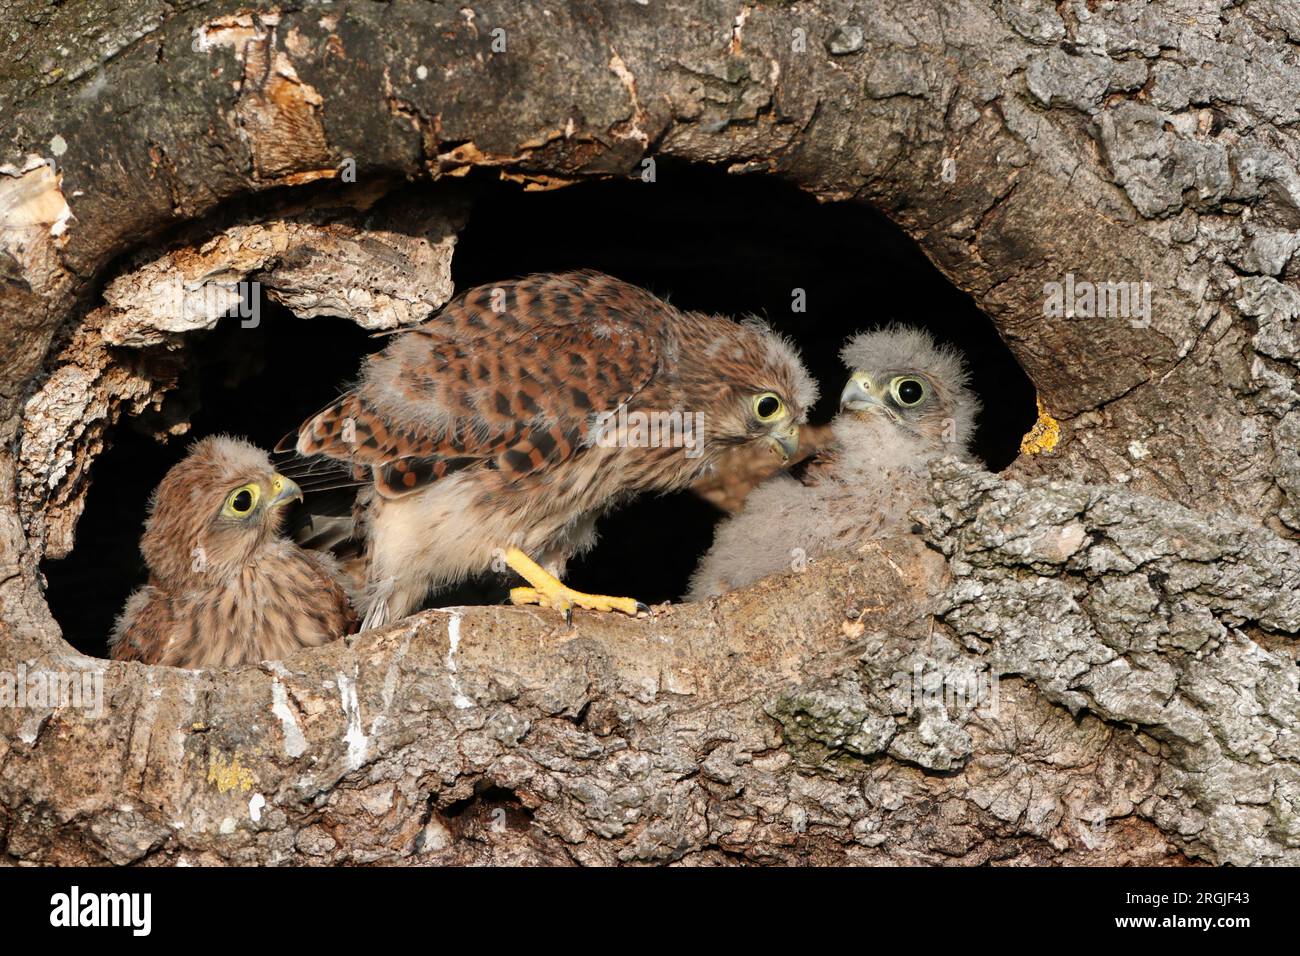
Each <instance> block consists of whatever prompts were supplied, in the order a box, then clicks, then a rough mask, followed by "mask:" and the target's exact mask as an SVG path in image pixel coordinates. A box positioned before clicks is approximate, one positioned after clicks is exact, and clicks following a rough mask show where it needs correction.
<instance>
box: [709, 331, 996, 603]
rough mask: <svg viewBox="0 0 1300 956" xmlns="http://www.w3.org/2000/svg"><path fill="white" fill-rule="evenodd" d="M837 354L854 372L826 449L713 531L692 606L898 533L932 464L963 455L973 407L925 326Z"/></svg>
mask: <svg viewBox="0 0 1300 956" xmlns="http://www.w3.org/2000/svg"><path fill="white" fill-rule="evenodd" d="M841 357H842V358H843V360H844V364H845V365H847V366H848V367H849V369H851V370H852V375H851V376H850V378H849V381H848V384H847V385H845V386H844V391H843V393H842V394H841V395H840V414H839V415H837V416H836V417H835V419H834V421H833V422H832V423H831V429H832V432H833V434H834V438H835V440H834V442H833V444H832V446H831V447H830V448H829V449H828V450H827V451H826V452H824V453H822V454H820V455H818V456H817V457H816V458H813V459H810V460H809V461H808V462H807V463H806V468H805V469H804V470H803V471H802V472H801V473H800V474H798V475H791V474H780V475H777V476H775V477H774V478H771V479H769V480H768V481H767V482H765V483H764V484H762V485H760V486H759V487H758V488H756V489H754V491H753V492H751V493H750V495H749V497H748V499H746V501H745V507H744V509H743V510H742V511H741V512H740V513H739V514H738V515H736V516H735V517H733V518H729V519H726V520H725V521H724V522H723V523H722V524H720V525H719V526H718V530H717V532H716V534H715V536H714V539H713V546H712V547H711V548H710V549H709V552H708V553H707V554H706V555H705V556H704V558H703V559H701V561H700V564H699V567H698V568H696V570H695V574H694V576H693V577H692V579H691V590H690V594H689V595H688V600H695V601H698V600H703V599H705V598H710V597H715V596H717V595H719V594H721V593H723V592H724V591H728V590H732V589H734V588H739V587H743V586H745V585H747V584H749V583H751V582H753V581H757V580H758V579H759V578H762V577H766V576H767V575H769V574H775V573H777V572H779V571H790V570H792V569H794V568H798V567H802V564H803V563H804V562H805V561H811V560H812V559H814V558H818V557H821V556H822V555H824V554H827V553H829V552H831V551H835V550H839V549H843V548H851V547H855V546H858V545H861V544H863V543H866V542H867V541H870V540H872V539H873V538H879V537H885V536H887V535H891V534H899V533H902V532H905V531H906V530H907V529H908V528H909V527H910V521H909V519H908V512H909V511H911V510H912V509H913V508H915V507H917V505H918V504H920V502H921V499H922V497H923V496H924V493H925V482H926V479H927V475H926V464H927V462H929V461H930V460H931V459H934V458H938V457H941V456H943V455H954V456H956V457H959V458H968V457H969V456H970V451H969V448H970V441H971V438H972V433H973V431H974V423H975V416H976V414H977V413H978V412H979V399H978V398H976V397H975V395H974V393H973V392H971V390H970V389H969V387H968V386H967V372H966V367H965V364H964V363H963V361H962V359H961V356H960V355H958V354H957V353H956V352H954V351H952V350H950V349H947V348H941V347H939V346H936V345H935V343H934V340H933V339H932V338H930V336H929V334H928V333H926V332H925V331H923V330H921V329H914V328H905V327H901V326H896V325H895V326H890V327H888V328H885V329H881V330H878V331H875V332H867V333H864V334H862V335H857V336H854V337H853V338H852V339H850V340H849V342H848V344H847V345H845V346H844V350H843V351H842V352H841Z"/></svg>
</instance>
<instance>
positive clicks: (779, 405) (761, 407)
mask: <svg viewBox="0 0 1300 956" xmlns="http://www.w3.org/2000/svg"><path fill="white" fill-rule="evenodd" d="M784 411H785V402H783V401H781V396H780V395H777V394H776V392H763V393H762V394H759V395H755V396H754V417H755V418H757V419H758V420H759V421H760V422H770V421H772V419H774V418H777V417H778V416H779V415H780V414H781V413H782V412H784Z"/></svg>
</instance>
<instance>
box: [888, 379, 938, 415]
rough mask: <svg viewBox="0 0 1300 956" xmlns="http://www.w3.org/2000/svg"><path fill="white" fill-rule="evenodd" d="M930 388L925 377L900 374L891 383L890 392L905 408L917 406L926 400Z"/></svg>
mask: <svg viewBox="0 0 1300 956" xmlns="http://www.w3.org/2000/svg"><path fill="white" fill-rule="evenodd" d="M929 393H930V390H929V389H928V388H926V387H925V379H922V378H917V377H916V376H915V375H900V376H898V377H897V378H896V379H894V380H893V381H892V382H890V383H889V394H890V395H892V396H893V398H894V401H895V402H897V403H898V404H899V405H901V406H902V407H903V408H915V407H916V406H917V405H920V404H921V403H922V402H923V401H925V397H926V396H927V395H928V394H929Z"/></svg>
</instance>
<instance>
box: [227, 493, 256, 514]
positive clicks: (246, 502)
mask: <svg viewBox="0 0 1300 956" xmlns="http://www.w3.org/2000/svg"><path fill="white" fill-rule="evenodd" d="M230 510H231V511H233V512H235V514H240V515H246V514H248V513H249V512H250V511H252V510H253V496H252V495H251V494H249V493H248V492H247V491H236V492H235V497H233V498H231V499H230Z"/></svg>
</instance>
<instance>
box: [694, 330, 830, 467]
mask: <svg viewBox="0 0 1300 956" xmlns="http://www.w3.org/2000/svg"><path fill="white" fill-rule="evenodd" d="M711 331H712V333H713V335H714V336H715V338H713V340H712V341H710V342H709V344H708V346H707V347H706V348H704V349H703V350H701V351H700V352H699V353H698V354H692V353H691V352H690V351H688V350H684V354H683V355H682V356H681V359H680V364H681V368H680V369H679V371H678V376H679V378H681V379H683V380H684V381H685V380H687V379H690V378H695V379H698V383H697V387H698V389H699V392H698V393H697V394H700V395H702V396H707V400H706V401H705V402H703V403H702V407H707V409H708V412H709V414H710V417H711V418H712V421H710V422H709V423H708V425H707V426H706V428H707V436H708V439H709V440H710V441H715V442H718V443H720V444H721V445H723V446H729V445H743V444H748V443H750V442H756V441H762V442H767V443H769V444H770V445H771V447H772V448H773V450H774V451H776V452H777V454H778V455H780V456H781V458H782V459H783V460H784V459H789V458H790V457H792V456H793V455H794V454H795V452H796V451H798V449H799V426H800V425H801V424H802V423H803V422H804V421H806V420H807V417H808V409H809V408H810V407H811V406H812V405H813V404H814V403H815V402H816V401H817V383H816V381H815V380H814V379H813V378H812V376H811V375H809V374H808V372H807V370H806V369H805V368H804V366H803V363H802V362H801V361H800V359H799V353H798V352H797V351H796V350H795V348H794V346H793V345H792V344H791V343H790V341H789V340H787V339H785V338H784V337H782V336H780V335H778V334H777V333H776V332H773V331H772V330H771V329H770V328H768V327H767V325H765V324H764V323H762V322H760V321H758V320H756V319H751V320H749V321H746V322H743V323H740V324H732V325H731V326H730V328H727V327H723V329H722V331H723V332H724V333H726V334H723V335H717V329H714V330H711ZM692 391H693V389H690V388H688V389H687V390H686V391H685V393H684V394H691V393H692Z"/></svg>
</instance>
